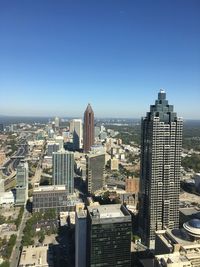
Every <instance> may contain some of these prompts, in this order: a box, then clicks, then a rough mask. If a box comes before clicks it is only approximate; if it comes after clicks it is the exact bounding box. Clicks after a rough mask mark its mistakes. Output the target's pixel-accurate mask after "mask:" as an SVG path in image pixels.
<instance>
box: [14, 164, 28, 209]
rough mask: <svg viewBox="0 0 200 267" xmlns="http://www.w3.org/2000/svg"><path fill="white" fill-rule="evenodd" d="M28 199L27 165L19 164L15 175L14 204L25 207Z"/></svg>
mask: <svg viewBox="0 0 200 267" xmlns="http://www.w3.org/2000/svg"><path fill="white" fill-rule="evenodd" d="M27 199H28V163H27V162H21V163H20V164H19V165H18V166H17V174H16V204H17V205H25V204H26V201H27Z"/></svg>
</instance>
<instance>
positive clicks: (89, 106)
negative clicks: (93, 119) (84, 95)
mask: <svg viewBox="0 0 200 267" xmlns="http://www.w3.org/2000/svg"><path fill="white" fill-rule="evenodd" d="M85 111H86V112H93V110H92V107H91V105H90V103H88V105H87V108H86V110H85Z"/></svg>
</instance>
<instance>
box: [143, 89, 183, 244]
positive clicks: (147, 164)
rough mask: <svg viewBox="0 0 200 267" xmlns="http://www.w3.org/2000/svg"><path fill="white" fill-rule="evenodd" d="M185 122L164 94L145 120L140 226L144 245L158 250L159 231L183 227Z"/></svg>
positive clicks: (163, 93)
mask: <svg viewBox="0 0 200 267" xmlns="http://www.w3.org/2000/svg"><path fill="white" fill-rule="evenodd" d="M182 128H183V120H182V119H181V118H178V117H177V114H176V113H175V112H174V111H173V106H172V105H169V104H168V101H167V100H166V93H165V91H164V90H161V91H160V92H159V93H158V99H157V100H156V101H155V105H151V107H150V112H147V115H146V117H145V118H142V124H141V177H140V206H139V222H140V226H139V227H140V231H141V237H142V241H143V243H144V244H145V245H147V246H148V247H149V248H154V244H155V231H157V230H162V229H165V228H169V229H173V228H178V226H179V192H180V168H181V147H182Z"/></svg>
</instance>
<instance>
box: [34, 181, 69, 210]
mask: <svg viewBox="0 0 200 267" xmlns="http://www.w3.org/2000/svg"><path fill="white" fill-rule="evenodd" d="M67 194H68V192H67V190H66V187H65V186H64V185H54V186H53V185H52V186H39V184H37V185H36V186H35V188H34V189H33V212H40V211H41V212H45V211H46V210H47V209H55V210H56V212H57V213H59V212H61V211H66V210H67Z"/></svg>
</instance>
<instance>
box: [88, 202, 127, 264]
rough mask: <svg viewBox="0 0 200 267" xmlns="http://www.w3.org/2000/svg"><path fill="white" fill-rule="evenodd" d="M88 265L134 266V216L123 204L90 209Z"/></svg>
mask: <svg viewBox="0 0 200 267" xmlns="http://www.w3.org/2000/svg"><path fill="white" fill-rule="evenodd" d="M87 218H88V222H87V246H86V247H87V266H90V267H95V266H105V267H106V266H107V267H119V266H120V267H130V266H131V229H132V226H131V215H130V214H129V212H128V211H127V209H126V208H125V207H124V206H123V205H120V204H112V205H101V206H91V207H88V215H87Z"/></svg>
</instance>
